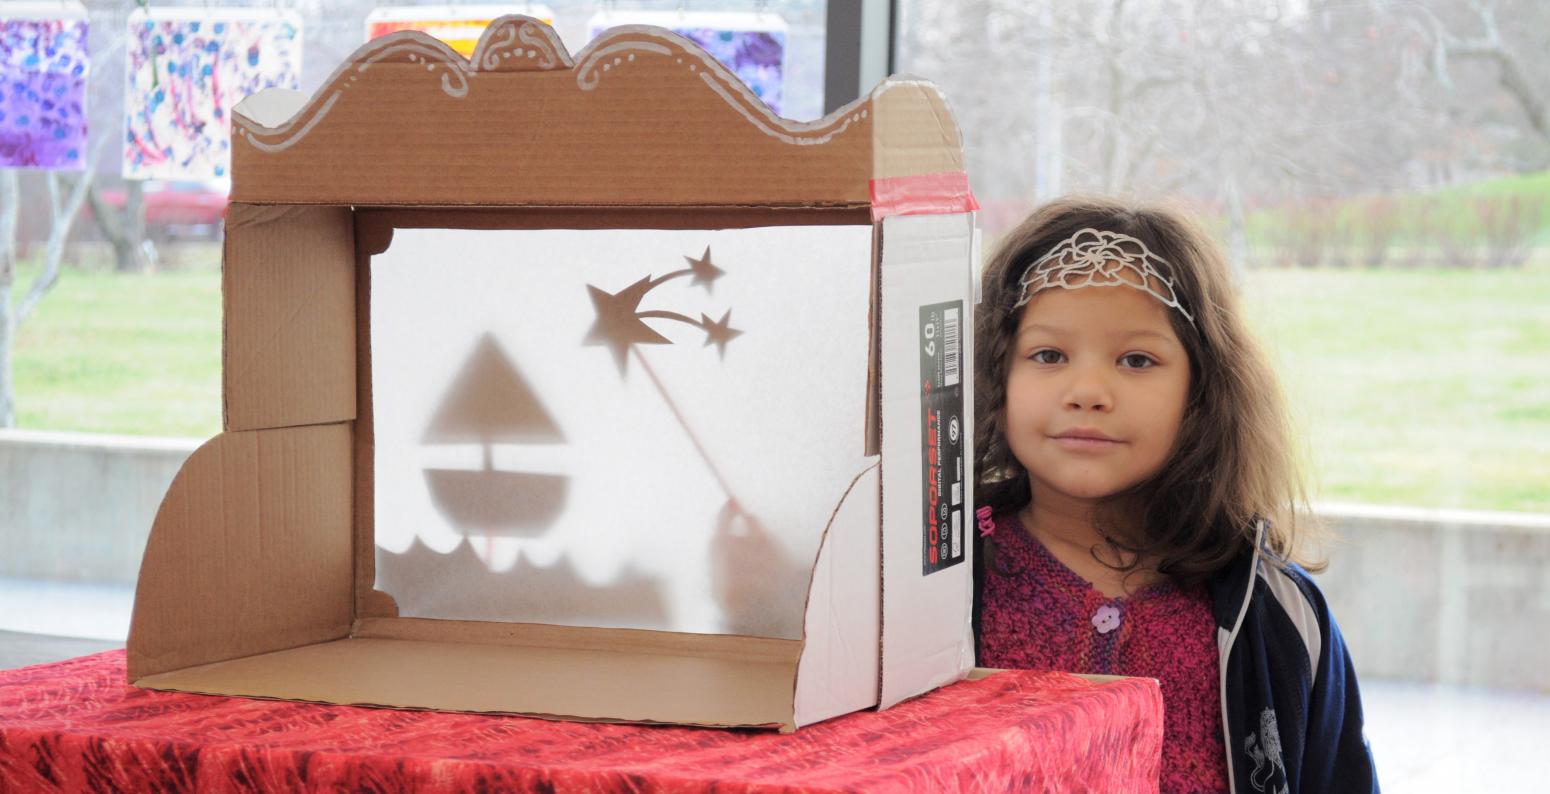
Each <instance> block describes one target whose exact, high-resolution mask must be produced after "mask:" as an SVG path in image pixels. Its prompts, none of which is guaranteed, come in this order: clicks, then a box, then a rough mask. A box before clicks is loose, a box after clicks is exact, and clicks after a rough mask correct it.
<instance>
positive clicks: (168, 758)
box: [0, 651, 1162, 792]
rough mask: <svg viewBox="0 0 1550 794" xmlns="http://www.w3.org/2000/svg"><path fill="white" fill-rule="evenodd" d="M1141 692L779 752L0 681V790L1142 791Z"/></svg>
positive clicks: (991, 708)
mask: <svg viewBox="0 0 1550 794" xmlns="http://www.w3.org/2000/svg"><path fill="white" fill-rule="evenodd" d="M1161 747H1162V696H1161V694H1160V692H1159V690H1158V688H1157V683H1156V682H1155V681H1152V680H1150V679H1138V678H1127V679H1117V680H1108V681H1094V680H1088V679H1084V678H1080V677H1077V676H1074V675H1068V674H1065V673H1053V672H1026V671H1009V672H1004V673H999V674H997V675H993V676H990V677H988V678H985V679H983V680H979V681H964V682H960V683H958V684H954V685H952V686H948V687H944V688H942V689H939V690H937V691H935V692H932V693H930V694H927V695H925V696H922V697H919V698H916V699H914V700H911V701H908V702H905V703H902V704H900V705H898V706H895V707H894V708H891V709H888V710H886V711H882V712H859V713H856V714H851V715H849V716H846V717H841V718H839V719H835V720H831V721H829V722H825V723H821V724H819V725H814V726H810V727H807V728H803V729H802V730H800V731H798V732H796V733H795V734H792V735H785V736H782V735H780V734H777V733H773V732H760V731H730V730H713V729H705V728H684V727H660V726H636V725H612V724H598V723H570V722H552V721H546V720H540V719H531V718H525V717H511V716H499V715H482V714H455V713H442V712H429V711H400V710H392V709H376V708H360V707H351V706H331V705H318V704H311V703H293V702H286V701H269V700H253V699H244V698H227V697H213V696H207V695H190V694H182V693H173V692H153V691H149V690H141V689H136V688H134V687H131V686H129V685H128V684H127V683H126V680H125V672H124V654H123V651H110V652H107V653H100V654H95V655H92V656H82V657H79V658H76V659H70V660H66V661H63V662H57V663H54V664H46V665H38V666H36V667H25V668H21V669H19V670H10V671H0V791H4V792H13V791H16V792H31V791H56V790H65V791H86V790H99V791H144V790H152V789H154V790H171V791H201V792H203V791H255V790H256V791H297V790H312V791H378V792H398V791H424V792H453V791H474V790H482V791H491V790H493V791H501V790H508V791H510V790H515V791H629V792H645V791H650V792H701V791H711V790H714V791H716V792H775V791H781V792H789V791H815V792H829V791H867V792H887V791H929V792H940V791H959V790H961V791H1008V790H1012V791H1089V790H1091V791H1116V792H1118V791H1127V792H1128V791H1156V790H1157V780H1158V768H1159V758H1160V753H1161Z"/></svg>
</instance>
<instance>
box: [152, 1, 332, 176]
mask: <svg viewBox="0 0 1550 794" xmlns="http://www.w3.org/2000/svg"><path fill="white" fill-rule="evenodd" d="M301 33H302V29H301V20H300V18H299V17H297V16H296V15H294V14H290V13H275V12H267V11H251V12H249V11H240V10H239V11H233V10H222V11H219V12H211V11H206V10H202V9H190V10H188V11H187V12H182V11H179V10H176V9H157V10H156V11H155V12H153V13H151V14H146V13H145V12H143V11H138V10H137V11H135V12H134V13H133V14H131V15H130V18H129V34H130V35H129V46H128V58H129V61H128V69H127V75H128V77H127V81H128V82H127V87H126V90H125V92H124V106H125V112H126V114H127V123H126V131H125V139H124V177H125V178H127V179H165V180H182V181H192V182H219V181H224V180H227V179H230V168H231V109H232V108H233V107H235V106H236V105H237V103H238V102H241V101H242V100H243V98H245V97H247V96H248V95H250V94H253V93H256V92H258V91H262V90H263V89H266V88H273V87H280V88H290V89H295V88H297V87H298V86H299V84H300V82H301Z"/></svg>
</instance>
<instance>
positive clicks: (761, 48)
mask: <svg viewBox="0 0 1550 794" xmlns="http://www.w3.org/2000/svg"><path fill="white" fill-rule="evenodd" d="M673 32H674V33H677V34H678V35H680V36H683V37H685V38H688V39H691V40H692V41H693V42H694V43H695V44H698V45H700V47H701V48H703V49H704V50H705V51H706V52H708V53H710V54H711V55H713V56H715V58H716V60H718V61H721V62H722V63H723V64H725V65H726V67H727V68H728V69H731V70H732V71H733V72H734V73H736V74H737V76H738V78H739V79H741V80H742V81H743V82H744V83H745V84H747V86H748V88H749V89H750V90H752V91H753V93H754V96H757V97H759V98H760V99H762V100H764V104H766V105H769V106H770V110H773V111H775V112H776V113H777V114H779V113H780V94H781V88H782V86H783V85H784V84H785V64H786V33H785V31H772V30H716V29H714V28H675V29H674V30H673Z"/></svg>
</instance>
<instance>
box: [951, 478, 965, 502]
mask: <svg viewBox="0 0 1550 794" xmlns="http://www.w3.org/2000/svg"><path fill="white" fill-rule="evenodd" d="M961 504H963V483H961V482H955V483H953V507H957V506H958V505H961Z"/></svg>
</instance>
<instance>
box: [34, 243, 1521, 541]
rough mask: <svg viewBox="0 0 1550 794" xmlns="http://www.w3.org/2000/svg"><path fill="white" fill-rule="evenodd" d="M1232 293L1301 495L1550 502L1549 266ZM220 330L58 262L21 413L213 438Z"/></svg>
mask: <svg viewBox="0 0 1550 794" xmlns="http://www.w3.org/2000/svg"><path fill="white" fill-rule="evenodd" d="M26 275H28V273H26V272H24V274H23V276H24V277H25V276H26ZM25 283H26V282H25V280H22V281H21V284H25ZM20 291H21V285H20V284H19V285H18V288H17V292H18V293H20ZM1245 291H1246V296H1247V298H1248V304H1249V306H1250V307H1251V309H1252V311H1253V316H1252V322H1253V323H1254V325H1255V326H1256V327H1257V328H1258V329H1259V331H1260V333H1261V334H1262V335H1263V337H1264V338H1265V340H1266V344H1267V346H1268V347H1269V348H1270V350H1271V352H1272V354H1273V355H1274V356H1275V357H1276V360H1277V363H1278V364H1279V365H1280V369H1281V372H1282V374H1283V378H1284V381H1285V384H1286V386H1287V390H1288V392H1289V394H1290V395H1291V398H1292V404H1293V408H1294V411H1295V415H1296V419H1297V420H1298V421H1299V422H1300V424H1301V425H1302V428H1303V430H1304V431H1305V433H1306V437H1307V439H1308V447H1309V449H1310V451H1311V460H1312V464H1313V466H1312V468H1313V472H1312V477H1311V478H1310V479H1311V480H1312V485H1313V486H1314V492H1313V493H1314V496H1315V498H1318V499H1324V500H1332V501H1357V502H1368V503H1374V504H1400V505H1412V506H1421V507H1459V508H1472V509H1484V510H1513V511H1528V512H1550V267H1545V266H1544V263H1543V262H1541V263H1540V266H1538V267H1535V268H1533V269H1530V270H1525V271H1475V272H1465V271H1424V270H1422V271H1416V270H1404V271H1361V270H1353V271H1334V270H1320V271H1293V270H1268V271H1254V272H1252V273H1251V274H1250V275H1249V277H1248V279H1247V281H1246V284H1245ZM220 335H221V296H220V274H219V272H218V271H217V270H216V269H215V268H214V267H213V266H212V265H206V266H204V267H195V268H192V269H188V270H179V271H174V272H165V273H160V274H157V275H154V276H117V275H114V274H112V273H105V272H82V271H77V270H69V271H67V272H66V273H65V274H64V276H63V279H62V280H61V282H60V284H59V286H58V287H57V288H56V289H55V290H54V292H53V294H51V295H49V296H48V298H47V299H46V300H45V301H44V302H43V303H42V305H41V307H40V308H39V311H38V313H37V314H36V315H35V316H34V317H33V318H32V319H31V320H30V321H29V322H28V323H27V324H26V325H24V326H23V327H22V328H21V331H20V335H19V340H18V349H17V351H16V377H17V400H18V403H19V405H18V410H19V417H20V422H21V425H22V426H23V427H28V428H38V429H50V430H75V431H90V432H103V433H125V434H140V435H181V436H209V435H212V434H214V433H215V432H217V431H218V430H219V429H220V420H221V409H220Z"/></svg>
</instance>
